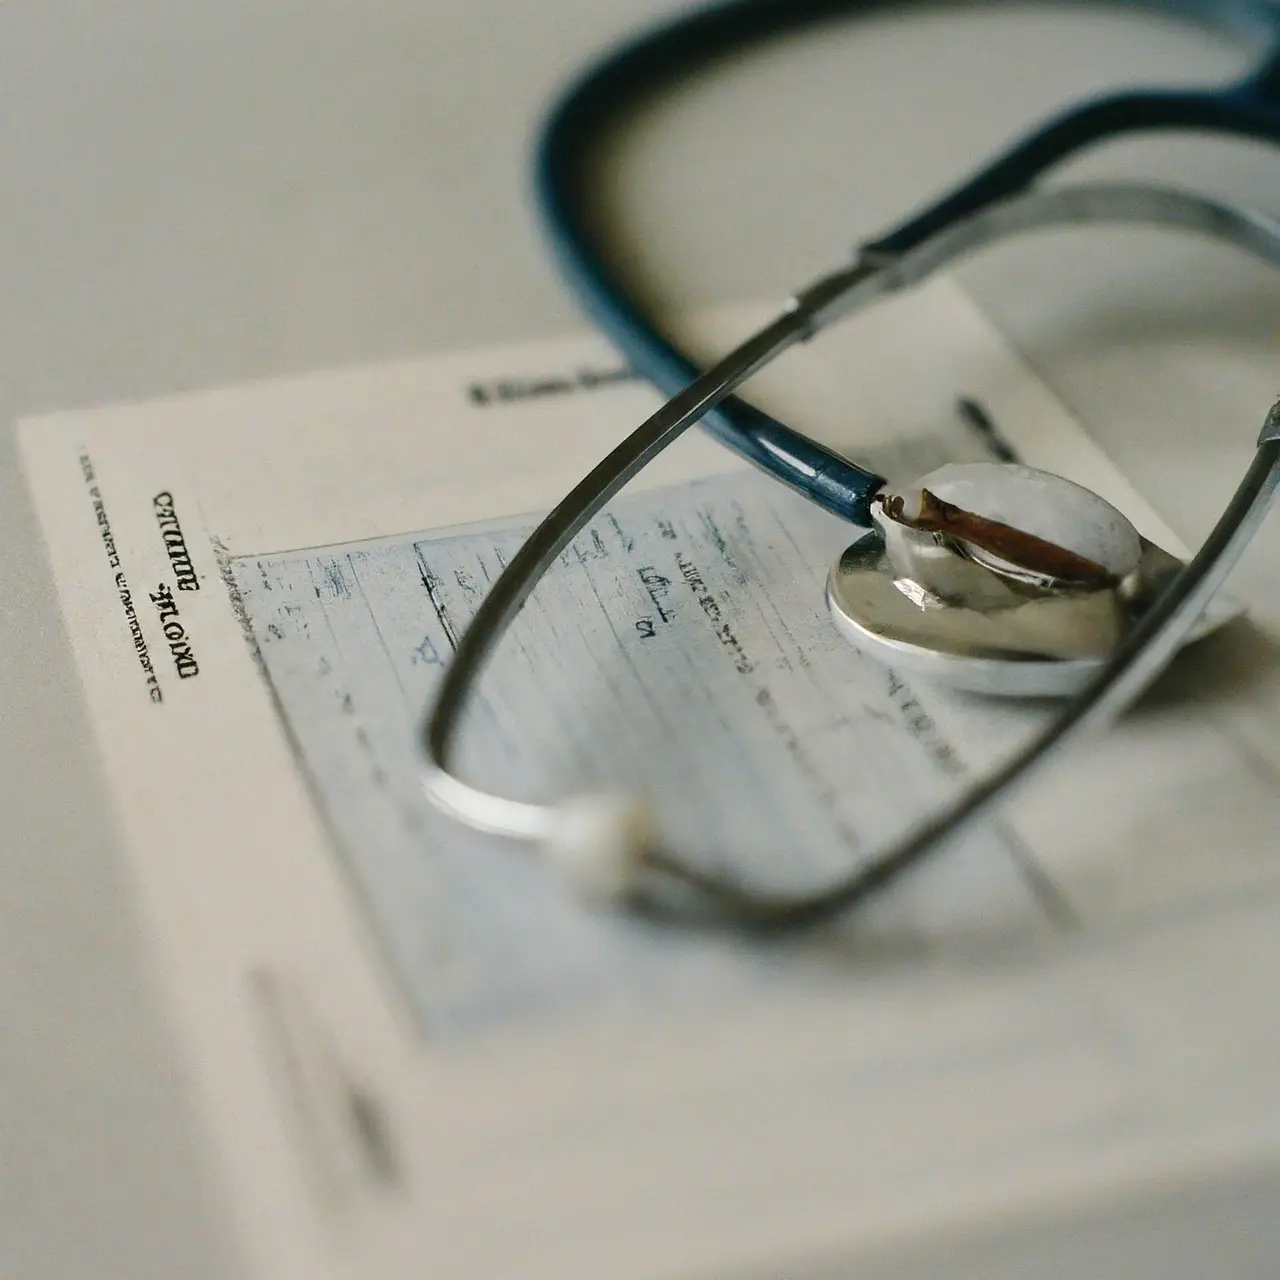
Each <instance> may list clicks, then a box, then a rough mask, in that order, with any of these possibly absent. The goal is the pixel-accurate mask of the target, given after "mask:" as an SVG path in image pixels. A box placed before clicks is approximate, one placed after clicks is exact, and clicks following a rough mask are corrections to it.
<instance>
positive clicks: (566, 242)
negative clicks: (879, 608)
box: [534, 0, 1280, 525]
mask: <svg viewBox="0 0 1280 1280" xmlns="http://www.w3.org/2000/svg"><path fill="white" fill-rule="evenodd" d="M1110 3H1111V4H1113V5H1117V6H1119V5H1123V7H1125V8H1127V9H1134V8H1138V9H1147V10H1152V11H1154V12H1157V13H1159V14H1160V15H1162V16H1165V17H1176V18H1182V19H1184V20H1188V21H1191V22H1193V23H1196V24H1198V25H1200V26H1203V27H1206V28H1208V29H1210V30H1214V31H1217V32H1221V33H1223V34H1225V35H1229V36H1233V37H1236V38H1240V39H1244V40H1256V39H1258V38H1259V37H1261V38H1263V39H1265V40H1269V41H1270V45H1269V48H1268V51H1267V53H1266V55H1265V56H1264V57H1263V59H1262V60H1261V61H1260V62H1259V64H1258V65H1257V66H1256V67H1255V68H1254V70H1253V71H1252V72H1251V73H1250V74H1249V75H1247V76H1246V77H1245V78H1243V79H1241V80H1239V81H1237V82H1235V83H1232V84H1228V85H1226V86H1224V87H1222V88H1219V89H1216V90H1202V89H1176V88H1149V89H1143V88H1134V89H1126V90H1122V91H1119V92H1114V93H1109V94H1106V95H1104V96H1101V97H1097V98H1092V99H1088V100H1085V101H1082V102H1079V103H1076V104H1074V105H1072V106H1071V107H1069V108H1068V109H1067V110H1065V111H1064V112H1062V114H1060V115H1058V116H1056V117H1054V118H1052V119H1050V120H1048V121H1047V122H1045V123H1043V124H1041V125H1039V126H1037V127H1036V128H1034V129H1033V130H1031V131H1030V132H1029V133H1027V134H1026V135H1024V136H1023V137H1022V138H1021V139H1019V140H1018V141H1017V142H1015V143H1014V144H1013V145H1012V146H1011V147H1009V148H1008V149H1007V150H1006V151H1004V152H1003V153H1002V154H1000V155H998V156H996V157H995V158H994V159H992V160H990V161H989V162H988V163H987V164H986V165H984V166H983V167H982V168H981V169H979V170H978V171H977V172H976V173H974V174H973V175H971V176H970V177H969V178H968V179H966V180H964V181H963V182H961V183H960V185H959V186H957V187H956V188H954V189H953V190H951V191H949V192H947V193H946V194H945V195H943V196H942V197H941V198H940V199H938V200H936V201H935V202H934V203H933V204H931V205H929V206H928V207H927V208H926V209H923V210H921V211H919V212H917V213H915V214H913V215H912V216H911V217H909V218H908V219H907V220H906V221H904V222H902V223H900V224H899V225H898V226H896V227H894V228H893V229H891V230H889V231H887V232H884V233H883V234H882V235H880V236H879V237H878V238H877V239H876V240H875V241H874V242H873V243H871V244H869V245H864V246H862V252H863V253H864V254H867V253H870V254H874V253H877V252H879V253H886V254H900V253H903V252H906V251H908V250H910V249H912V248H914V247H915V246H917V245H919V244H921V243H923V242H924V241H925V240H927V239H929V238H930V237H931V236H933V235H935V234H936V233H937V232H939V231H941V230H942V229H944V228H946V227H948V226H951V225H953V224H955V223H957V222H959V221H961V220H963V219H964V218H966V217H968V216H970V215H972V214H974V213H976V212H978V211H979V210H981V209H983V208H985V207H987V206H989V205H991V204H993V203H995V202H997V201H999V200H1003V199H1006V198H1008V197H1009V196H1011V195H1014V194H1016V193H1018V192H1020V191H1023V190H1024V189H1026V188H1027V187H1028V186H1030V185H1031V184H1032V183H1033V182H1034V181H1035V180H1036V179H1037V178H1039V177H1040V176H1041V175H1042V174H1044V173H1045V172H1046V171H1047V170H1049V169H1051V168H1053V167H1054V166H1055V165H1056V164H1058V163H1059V162H1060V161H1062V160H1064V159H1066V158H1067V157H1068V156H1071V155H1073V154H1074V153H1076V152H1078V151H1081V150H1083V149H1084V148H1086V147H1089V146H1091V145H1093V144H1095V143H1098V142H1101V141H1103V140H1104V139H1107V138H1114V137H1118V136H1120V135H1122V134H1131V133H1137V132H1148V131H1156V130H1184V131H1200V132H1209V133H1222V134H1230V135H1234V136H1237V137H1240V138H1253V139H1257V140H1260V141H1265V142H1275V143H1280V0H1110ZM881 7H883V6H880V5H875V4H872V3H870V2H869V0H727V3H718V4H712V5H708V6H705V7H701V8H698V9H695V10H693V11H691V12H688V13H685V14H681V15H679V16H677V17H675V18H673V19H671V20H670V21H667V22H664V23H662V24H660V25H657V26H654V27H652V28H650V29H648V30H646V31H644V32H642V33H641V34H639V35H637V36H635V37H633V38H632V39H630V40H628V41H626V42H624V43H623V44H621V45H619V46H618V47H617V48H615V49H614V50H613V51H612V52H610V53H608V54H606V55H605V56H604V57H603V58H601V59H600V60H599V61H598V62H597V63H595V64H594V65H593V66H591V67H589V68H588V69H587V70H586V71H585V72H584V73H583V74H582V75H580V76H579V77H578V78H577V79H576V80H575V81H574V82H573V83H572V84H570V86H569V87H568V88H567V89H566V90H565V92H564V93H563V94H562V96H561V97H560V98H559V100H558V101H557V102H556V103H555V104H554V106H553V107H552V109H551V111H550V112H549V113H548V115H547V118H546V120H545V122H544V124H543V127H542V130H541V133H540V135H539V137H538V141H537V145H536V149H535V162H534V192H535V198H536V204H537V208H538V211H539V215H540V219H541V222H542V226H543V229H544V231H545V232H546V235H547V238H548V240H549V241H550V245H551V249H552V252H553V256H554V258H555V260H556V262H557V264H558V265H559V268H560V271H561V273H562V275H563V277H564V279H565V282H566V283H567V284H568V286H569V288H570V290H571V291H572V292H573V294H574V295H575V296H576V297H577V299H578V301H579V303H580V304H581V305H582V306H583V308H584V309H585V310H586V312H587V313H588V315H589V316H590V317H591V318H592V319H593V320H594V322H595V323H596V324H597V325H598V326H599V327H600V329H601V330H602V331H603V332H604V333H605V334H606V335H607V336H608V338H609V339H610V340H611V341H612V342H613V344H614V345H615V346H616V347H617V348H618V350H619V351H620V352H621V353H622V355H623V356H624V357H625V359H626V360H627V362H628V364H629V365H630V367H631V368H632V370H633V371H634V372H635V373H637V374H638V375H640V376H641V377H643V378H646V379H647V380H648V381H650V382H652V383H653V384H654V385H655V386H656V387H657V388H658V389H659V390H660V391H662V392H663V393H664V394H666V395H674V394H676V392H678V391H679V390H680V389H681V388H683V387H685V386H687V385H688V384H689V383H690V382H692V381H693V379H694V378H695V377H697V375H698V373H699V369H698V366H697V364H696V363H695V362H694V361H693V360H692V359H690V357H689V356H688V355H686V354H685V353H684V352H682V351H681V350H680V349H679V348H678V347H677V346H676V344H675V343H674V342H673V341H672V340H671V338H670V337H668V336H667V335H666V334H664V333H663V332H662V330H661V328H660V327H659V326H658V324H657V322H656V321H655V320H654V319H653V318H652V317H651V316H649V315H648V314H647V313H646V312H645V310H644V308H643V306H642V305H641V303H640V301H639V300H638V299H637V298H636V297H635V296H634V295H633V294H632V293H631V292H629V291H628V289H627V288H626V286H625V285H624V284H623V283H622V281H621V279H620V277H619V276H618V274H617V273H616V272H615V271H614V269H613V268H612V267H611V265H610V260H609V259H610V255H609V252H608V248H607V246H605V245H602V244H601V243H600V242H599V240H598V239H597V238H596V236H595V235H594V233H593V232H592V229H591V227H592V220H591V183H590V165H591V160H592V155H593V150H594V148H595V146H596V144H598V142H599V141H600V139H601V137H602V136H603V133H604V131H605V130H606V129H607V128H608V126H609V124H610V123H611V122H612V121H613V120H615V119H616V117H617V115H618V113H619V112H620V111H621V110H622V109H624V108H625V107H626V106H628V105H629V104H631V103H633V102H635V101H638V100H639V99H641V98H643V97H645V96H647V95H649V94H651V93H653V92H654V91H655V90H656V89H658V88H660V87H661V86H662V85H664V84H666V83H669V82H671V81H672V80H675V79H677V78H679V77H680V76H682V75H686V74H688V73H689V72H691V71H693V70H695V69H697V68H698V67H699V66H701V65H704V64H705V63H707V62H708V61H710V60H711V59H713V58H716V57H718V56H720V55H722V54H724V53H726V52H727V51H729V50H731V49H737V48H741V47H744V46H747V45H750V44H756V43H759V42H761V41H763V40H765V39H767V38H769V37H771V36H775V35H779V34H781V33H782V32H784V31H788V30H793V29H795V28H798V27H802V26H806V25H809V24H811V23H814V22H818V21H821V20H823V19H827V18H830V17H834V16H836V15H839V14H843V13H846V12H848V11H857V10H871V9H876V8H881ZM701 425H702V426H703V427H704V428H705V429H706V430H707V431H709V432H710V433H711V434H712V435H713V436H714V437H715V438H716V439H718V440H719V441H720V442H721V443H722V444H725V445H727V446H728V447H729V448H730V449H733V450H734V451H735V452H737V453H739V454H740V455H741V456H742V457H744V458H746V459H747V460H748V461H749V462H752V463H754V464H755V465H756V466H758V467H760V468H761V469H762V470H764V471H765V472H767V473H768V474H769V475H771V476H773V477H774V478H775V479H777V480H780V481H782V482H783V483H784V484H787V485H789V486H790V487H791V488H793V489H795V490H797V491H798V492H800V493H802V494H803V495H804V496H805V497H807V498H809V499H810V500H811V501H813V502H815V503H817V504H818V505H819V506H820V507H823V508H824V509H825V510H827V511H830V512H832V513H834V514H835V515H838V516H841V517H843V518H844V519H846V520H849V521H851V522H853V523H854V524H859V525H865V524H867V523H869V512H868V505H869V503H870V500H871V498H872V496H873V495H874V494H875V493H876V492H878V491H879V490H880V488H881V487H882V486H883V485H884V483H885V481H884V478H883V477H882V476H879V475H876V474H875V473H874V472H871V471H868V470H866V469H865V468H862V467H859V466H857V465H856V464H854V463H852V462H850V461H848V460H847V459H845V458H842V457H840V456H839V455H838V454H836V453H833V452H832V451H830V450H829V449H826V448H824V447H823V446H822V445H820V444H818V443H817V442H815V441H813V440H810V439H808V438H806V437H805V436H803V435H801V434H800V433H798V432H796V431H794V430H792V429H791V428H790V427H787V426H786V425H785V424H783V423H782V422H779V421H777V420H776V419H774V418H772V417H770V416H769V415H768V414H765V413H763V412H762V411H761V410H759V409H756V408H755V407H754V406H752V405H750V404H747V403H746V402H745V401H742V400H739V399H731V400H727V401H725V402H724V403H723V404H722V405H720V406H719V408H717V409H715V410H714V411H713V412H711V413H709V414H707V416H706V417H705V418H704V419H703V421H702V424H701Z"/></svg>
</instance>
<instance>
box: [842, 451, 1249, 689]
mask: <svg viewBox="0 0 1280 1280" xmlns="http://www.w3.org/2000/svg"><path fill="white" fill-rule="evenodd" d="M872 519H873V521H874V527H873V528H872V529H871V530H869V531H868V532H867V533H865V534H864V535H863V536H862V537H861V538H859V539H858V540H857V541H856V542H854V543H853V544H852V545H851V546H850V547H849V548H848V549H847V550H846V551H845V552H844V554H843V555H842V556H841V557H840V559H839V561H837V563H836V564H835V566H834V567H833V568H832V570H831V574H830V576H829V577H828V580H827V604H828V607H829V608H830V610H831V616H832V618H833V619H834V621H835V623H836V626H837V627H838V628H839V629H840V631H841V632H842V633H843V634H844V635H845V636H846V637H847V638H848V639H849V640H850V641H851V642H852V643H853V645H854V646H855V647H856V648H857V649H858V650H859V651H861V652H863V653H865V654H867V655H868V656H870V657H874V658H876V659H877V660H878V661H881V662H884V663H886V664H888V665H890V666H893V667H895V668H897V669H899V670H901V671H902V672H903V673H904V674H907V675H915V676H923V677H926V678H928V679H930V680H934V681H937V682H938V683H941V684H946V685H950V686H952V687H954V688H959V689H965V690H969V691H972V692H977V693H985V694H996V695H1002V696H1016V697H1028V696H1054V697H1063V696H1067V695H1070V694H1073V693H1076V692H1078V691H1079V690H1080V688H1081V687H1082V686H1083V685H1084V684H1085V683H1086V682H1087V681H1088V679H1089V678H1090V677H1091V676H1092V675H1094V674H1095V673H1096V672H1097V671H1098V670H1099V668H1100V667H1101V666H1102V665H1103V663H1104V662H1105V661H1106V660H1107V658H1109V657H1110V656H1111V654H1112V653H1113V652H1114V651H1115V649H1116V648H1117V646H1118V645H1119V644H1120V643H1121V641H1122V640H1123V639H1124V638H1125V636H1126V635H1128V634H1129V632H1130V631H1131V630H1132V629H1133V627H1134V626H1135V625H1136V624H1137V622H1138V621H1139V619H1141V617H1142V616H1143V614H1144V613H1145V612H1146V611H1147V609H1148V608H1149V607H1150V605H1151V604H1152V603H1153V602H1154V600H1155V599H1156V598H1157V597H1158V596H1159V594H1160V591H1161V589H1162V588H1163V587H1164V586H1165V585H1166V584H1167V583H1168V582H1169V581H1170V580H1171V579H1172V578H1173V576H1174V575H1175V574H1176V573H1177V572H1178V570H1179V569H1181V568H1182V562H1181V561H1180V560H1179V559H1178V558H1177V557H1175V556H1173V555H1171V554H1169V552H1167V551H1165V550H1163V549H1162V548H1160V547H1159V546H1157V545H1156V544H1155V543H1153V542H1150V541H1149V540H1148V539H1146V538H1144V537H1142V535H1141V534H1139V533H1138V531H1137V529H1135V528H1134V526H1133V525H1132V523H1131V522H1130V521H1129V520H1128V519H1127V518H1126V517H1125V516H1124V515H1123V514H1122V513H1121V512H1120V511H1118V510H1117V509H1116V508H1115V507H1113V506H1112V505H1111V504H1110V503H1109V502H1107V501H1106V500H1105V499H1103V498H1100V497H1099V496H1098V495H1097V494H1095V493H1093V492H1091V491H1090V490H1088V489H1086V488H1083V487H1082V486H1081V485H1078V484H1075V483H1074V482H1072V481H1070V480H1065V479H1063V478H1062V477H1061V476H1057V475H1053V474H1051V473H1049V472H1046V471H1037V470H1035V469H1033V468H1031V467H1024V466H1018V465H1014V464H1012V463H995V462H980V463H969V464H963V465H950V466H944V467H941V468H939V469H938V470H937V471H933V472H930V473H929V474H928V475H927V476H924V477H922V478H921V479H920V480H917V481H915V482H913V483H912V484H910V485H906V486H896V485H895V486H889V487H886V488H885V489H883V490H881V492H880V493H879V494H878V495H877V496H876V499H875V500H874V502H873V505H872ZM1238 612H1239V607H1238V606H1237V605H1235V604H1233V602H1231V601H1230V600H1228V599H1226V598H1219V599H1218V600H1217V601H1215V603H1214V604H1213V605H1212V606H1211V607H1210V608H1209V609H1208V610H1206V612H1205V614H1204V615H1203V616H1202V618H1201V619H1200V621H1199V623H1198V624H1197V625H1196V627H1195V628H1193V630H1192V632H1191V634H1190V635H1189V636H1188V640H1193V639H1196V638H1198V637H1200V636H1203V635H1205V634H1207V633H1208V632H1209V631H1211V630H1213V629H1215V628H1216V627H1218V626H1220V625H1221V624H1222V623H1223V622H1225V621H1227V620H1228V619H1229V618H1230V617H1232V616H1234V615H1235V614H1236V613H1238Z"/></svg>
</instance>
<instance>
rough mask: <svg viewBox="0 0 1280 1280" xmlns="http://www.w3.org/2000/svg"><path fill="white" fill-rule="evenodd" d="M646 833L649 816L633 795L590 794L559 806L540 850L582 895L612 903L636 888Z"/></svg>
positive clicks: (596, 900) (618, 793) (648, 829)
mask: <svg viewBox="0 0 1280 1280" xmlns="http://www.w3.org/2000/svg"><path fill="white" fill-rule="evenodd" d="M650 835H651V827H650V824H649V817H648V813H647V812H646V810H645V807H644V804H643V803H642V802H641V801H640V800H639V799H638V798H637V797H635V796H629V795H625V794H622V793H620V792H589V793H587V794H586V795H580V796H574V797H573V798H572V799H569V800H566V801H563V802H562V803H561V804H560V805H558V806H557V808H556V821H555V823H554V824H553V826H552V829H551V831H550V832H549V834H548V835H547V836H546V837H545V838H544V840H543V841H542V849H543V853H544V855H545V856H546V859H547V861H548V862H549V863H550V864H551V865H552V866H553V867H555V868H556V870H557V871H559V872H560V873H561V874H562V875H563V876H564V877H565V878H566V879H567V880H568V881H569V882H570V883H571V884H572V885H573V887H574V889H575V890H576V891H577V892H578V893H579V894H580V895H581V896H582V897H584V898H586V899H588V900H590V901H593V902H616V901H618V900H620V899H622V898H625V897H626V896H627V895H628V894H629V893H630V892H631V891H632V889H633V888H634V887H635V884H636V881H637V879H638V878H639V874H640V868H641V865H642V863H643V861H644V854H645V850H646V849H647V848H648V847H649V841H650Z"/></svg>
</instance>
